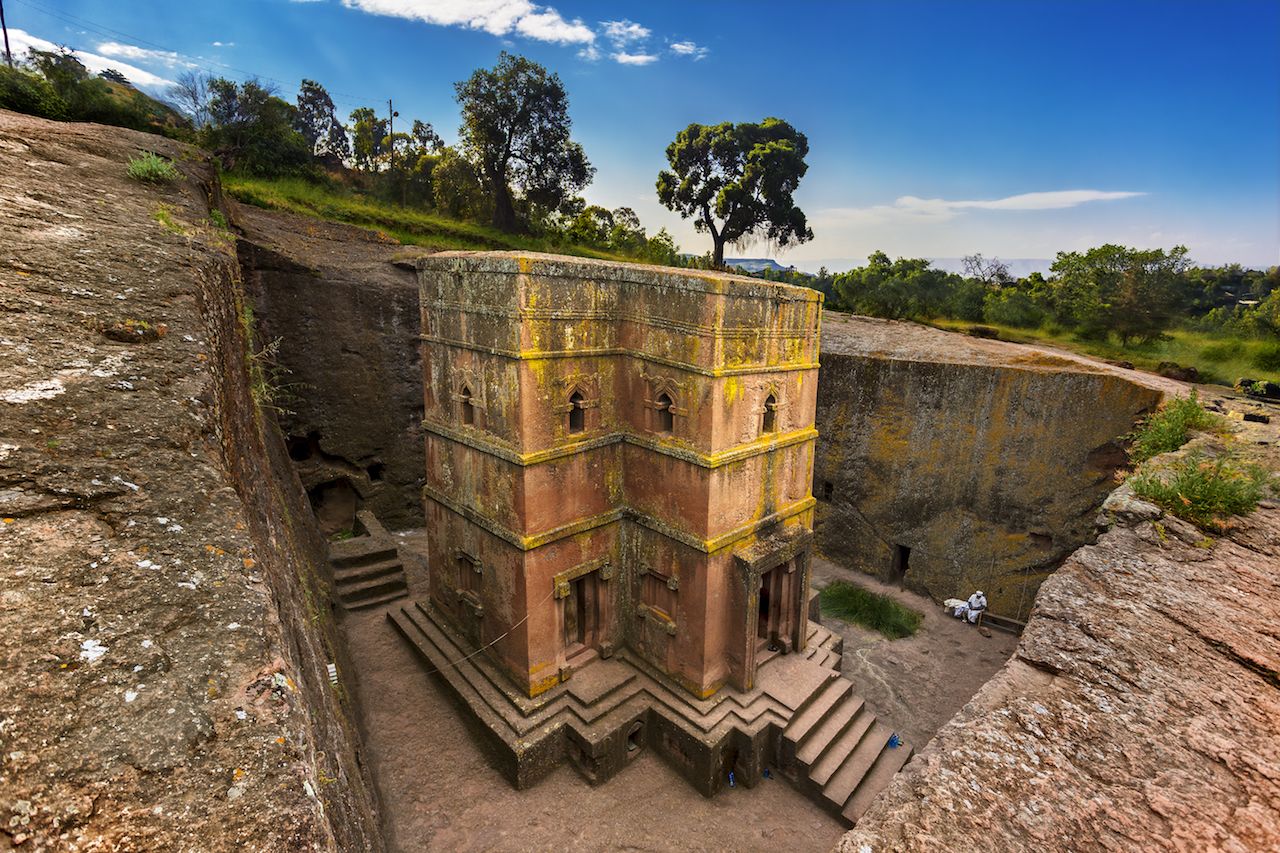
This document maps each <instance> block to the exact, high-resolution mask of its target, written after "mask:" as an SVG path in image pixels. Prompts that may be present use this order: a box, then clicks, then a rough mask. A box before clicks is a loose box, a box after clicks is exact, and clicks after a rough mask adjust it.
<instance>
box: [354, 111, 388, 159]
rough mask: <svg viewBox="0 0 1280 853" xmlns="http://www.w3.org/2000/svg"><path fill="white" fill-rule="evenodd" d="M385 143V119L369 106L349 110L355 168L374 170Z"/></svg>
mask: <svg viewBox="0 0 1280 853" xmlns="http://www.w3.org/2000/svg"><path fill="white" fill-rule="evenodd" d="M386 145H387V120H386V119H385V118H378V114H377V113H376V112H374V111H373V109H372V108H371V107H360V108H359V109H356V110H353V111H352V112H351V154H352V156H353V158H354V159H355V163H356V168H357V169H363V170H364V171H366V172H374V171H377V169H378V168H379V163H380V162H381V158H382V155H383V152H384V150H385V148H386Z"/></svg>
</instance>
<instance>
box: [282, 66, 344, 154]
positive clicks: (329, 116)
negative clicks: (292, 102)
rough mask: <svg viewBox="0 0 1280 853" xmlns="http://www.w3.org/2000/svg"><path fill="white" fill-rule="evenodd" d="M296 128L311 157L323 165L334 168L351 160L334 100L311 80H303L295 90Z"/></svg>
mask: <svg viewBox="0 0 1280 853" xmlns="http://www.w3.org/2000/svg"><path fill="white" fill-rule="evenodd" d="M295 126H296V128H297V131H298V132H299V133H301V134H302V137H303V138H304V139H306V140H307V144H308V145H309V146H311V153H312V155H314V156H315V157H316V158H317V159H318V160H320V161H321V162H322V163H324V164H325V165H327V166H329V167H331V168H336V167H338V166H341V165H342V164H343V163H344V162H345V161H347V160H349V159H350V158H351V144H350V143H349V142H348V141H347V129H346V128H345V127H344V126H343V124H342V122H340V121H338V111H337V108H336V107H334V105H333V98H331V97H329V93H328V91H326V90H325V88H324V86H321V85H320V84H319V83H317V82H316V81H314V80H303V81H302V88H301V89H299V90H298V117H297V120H296V123H295Z"/></svg>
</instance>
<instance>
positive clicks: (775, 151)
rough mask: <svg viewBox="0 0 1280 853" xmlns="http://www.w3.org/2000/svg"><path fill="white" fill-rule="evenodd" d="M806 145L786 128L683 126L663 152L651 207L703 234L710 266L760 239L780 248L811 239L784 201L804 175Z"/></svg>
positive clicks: (765, 124)
mask: <svg viewBox="0 0 1280 853" xmlns="http://www.w3.org/2000/svg"><path fill="white" fill-rule="evenodd" d="M808 153H809V140H808V139H807V138H806V137H805V135H804V134H803V133H800V132H799V131H798V130H796V129H795V128H794V127H792V126H791V125H790V124H788V123H787V122H785V121H783V120H782V119H778V118H767V119H765V120H764V121H762V122H760V123H759V124H751V123H747V122H743V123H742V124H733V123H732V122H724V123H722V124H716V125H703V124H696V123H695V124H691V125H689V126H688V127H686V128H685V129H684V130H682V131H680V132H679V133H678V134H676V138H675V141H674V142H672V143H671V144H670V145H668V146H667V162H668V163H669V164H670V165H671V170H670V171H666V170H663V171H661V172H659V173H658V200H659V201H661V202H662V203H663V204H664V205H666V206H667V207H668V208H670V209H671V210H674V211H675V212H677V213H679V214H680V215H681V216H683V217H684V218H685V219H688V218H690V217H692V218H693V219H694V227H695V228H697V229H698V230H699V231H705V232H707V233H709V234H710V235H711V240H712V243H713V245H714V249H713V252H712V256H711V258H712V263H713V264H714V265H715V266H723V265H724V246H725V243H742V242H745V241H749V240H751V239H753V238H757V237H764V238H766V239H768V240H769V241H771V242H772V243H775V244H777V245H778V246H787V245H790V244H792V243H803V242H805V241H807V240H812V239H813V231H811V230H810V229H809V226H808V223H807V222H806V220H805V216H804V212H803V211H802V210H800V208H799V207H796V205H795V202H794V201H793V200H792V194H793V193H794V192H795V190H796V188H797V187H798V186H799V185H800V179H801V178H803V177H804V173H805V172H806V171H807V170H808V168H809V167H808V165H807V164H806V163H805V162H804V158H805V156H806V155H808Z"/></svg>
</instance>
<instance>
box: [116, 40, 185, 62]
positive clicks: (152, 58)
mask: <svg viewBox="0 0 1280 853" xmlns="http://www.w3.org/2000/svg"><path fill="white" fill-rule="evenodd" d="M98 53H101V54H102V55H103V56H113V57H117V58H120V59H129V60H133V61H134V62H149V63H157V64H160V65H167V66H168V67H170V68H195V67H197V66H196V64H195V63H194V62H190V61H188V60H186V59H183V58H182V56H180V55H179V54H177V53H174V52H173V51H172V50H150V49H149V48H145V47H138V46H137V45H132V44H121V43H120V42H118V41H104V42H103V43H102V44H100V45H98Z"/></svg>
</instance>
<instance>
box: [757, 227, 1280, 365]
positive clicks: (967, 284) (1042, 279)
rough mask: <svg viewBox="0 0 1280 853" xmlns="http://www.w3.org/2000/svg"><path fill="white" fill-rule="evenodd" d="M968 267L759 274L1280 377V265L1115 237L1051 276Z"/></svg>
mask: <svg viewBox="0 0 1280 853" xmlns="http://www.w3.org/2000/svg"><path fill="white" fill-rule="evenodd" d="M965 261H966V264H965V273H964V274H963V275H961V274H958V273H949V272H946V271H944V270H940V269H935V268H934V267H933V266H932V265H931V264H930V262H929V261H927V260H925V259H923V258H898V259H896V260H890V259H889V257H888V256H887V255H885V254H884V253H883V252H876V253H874V254H872V255H871V257H870V258H869V259H868V263H867V265H866V266H863V267H858V268H856V269H852V270H849V271H847V272H843V273H837V274H832V273H830V272H828V271H827V270H825V269H824V270H820V271H819V273H818V274H817V275H816V276H810V275H806V274H805V273H801V272H794V271H793V272H784V273H778V272H774V271H772V270H765V271H763V272H762V273H760V276H761V277H763V278H766V279H771V280H781V281H787V282H790V283H792V284H799V285H802V286H806V287H812V288H814V289H817V290H821V291H822V292H823V293H824V294H825V295H826V306H827V308H829V309H834V310H838V311H851V312H855V313H858V314H866V315H869V316H873V317H885V318H888V319H906V320H916V321H920V322H925V323H931V324H933V325H937V326H940V327H944V328H952V329H958V330H974V331H977V332H984V329H983V328H977V329H975V328H974V326H975V324H981V326H982V327H985V333H986V334H999V336H1000V337H1002V338H1005V339H1006V340H1013V341H1025V342H1030V343H1048V344H1053V345H1058V346H1063V347H1066V348H1069V349H1074V350H1077V351H1080V352H1084V353H1086V354H1089V355H1094V356H1099V357H1101V358H1106V359H1110V360H1113V361H1124V362H1131V363H1133V364H1134V365H1135V366H1138V367H1142V368H1146V369H1151V370H1157V371H1159V370H1162V369H1163V370H1164V372H1166V373H1178V374H1181V375H1182V376H1184V377H1185V376H1188V375H1190V374H1188V373H1187V371H1186V368H1188V367H1194V368H1196V370H1197V373H1198V374H1199V378H1201V379H1203V380H1206V381H1217V382H1222V383H1225V384H1232V383H1234V382H1236V381H1237V380H1239V379H1241V378H1246V377H1248V378H1252V379H1272V380H1274V379H1276V378H1277V377H1280V268H1277V267H1272V268H1270V269H1269V270H1266V271H1262V270H1250V269H1244V268H1243V267H1241V266H1240V265H1238V264H1233V265H1229V266H1222V267H1193V266H1191V264H1190V262H1189V261H1188V260H1187V250H1186V249H1185V248H1183V247H1180V246H1179V247H1175V248H1173V249H1171V250H1168V251H1165V250H1162V249H1152V250H1147V249H1133V248H1127V247H1124V246H1117V245H1105V246H1100V247H1097V248H1094V249H1090V250H1089V251H1087V252H1059V253H1058V256H1057V259H1056V260H1055V261H1054V263H1053V266H1052V267H1051V269H1050V274H1049V276H1047V277H1046V276H1043V275H1041V274H1040V273H1032V274H1031V275H1028V276H1025V277H1023V278H1014V277H1013V276H1011V275H1010V274H1009V272H1008V269H1007V268H1006V267H1005V266H1004V265H1003V264H1001V263H1000V262H999V261H997V260H989V259H986V258H983V257H982V256H981V255H972V256H970V257H969V258H966V259H965Z"/></svg>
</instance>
